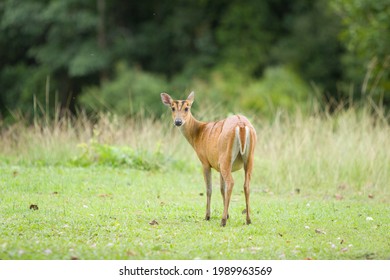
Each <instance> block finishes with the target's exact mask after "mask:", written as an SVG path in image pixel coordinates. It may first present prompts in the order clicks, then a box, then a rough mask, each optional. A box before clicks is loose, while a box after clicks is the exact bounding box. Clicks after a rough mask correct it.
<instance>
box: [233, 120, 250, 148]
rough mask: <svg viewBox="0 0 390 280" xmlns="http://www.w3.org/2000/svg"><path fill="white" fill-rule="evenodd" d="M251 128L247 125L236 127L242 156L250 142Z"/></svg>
mask: <svg viewBox="0 0 390 280" xmlns="http://www.w3.org/2000/svg"><path fill="white" fill-rule="evenodd" d="M249 133H250V128H249V127H247V126H246V125H243V126H237V127H236V137H237V140H238V144H239V146H240V154H241V155H243V154H244V153H245V151H246V149H247V146H248V142H249Z"/></svg>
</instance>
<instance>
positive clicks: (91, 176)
mask: <svg viewBox="0 0 390 280" xmlns="http://www.w3.org/2000/svg"><path fill="white" fill-rule="evenodd" d="M194 114H195V115H196V113H194ZM169 122H170V121H169V120H168V119H167V120H166V121H165V120H164V121H161V122H160V121H156V122H155V121H151V120H147V119H143V120H141V121H134V120H118V119H116V118H112V117H102V118H101V121H100V122H98V123H97V124H90V123H88V122H87V121H86V120H81V121H79V122H74V123H72V125H71V124H70V123H66V122H65V123H55V124H50V125H43V124H41V125H39V126H35V127H34V126H33V127H27V126H25V125H23V124H15V125H13V126H11V127H8V128H3V129H2V131H1V139H0V140H1V144H0V160H1V162H0V190H1V192H0V259H191V260H192V259H276V260H279V259H389V258H390V234H389V232H390V185H389V182H390V149H389V147H390V128H389V125H388V124H387V123H386V121H385V120H383V119H380V118H374V117H371V116H370V114H369V113H368V112H367V111H365V110H362V111H356V110H349V111H345V112H340V113H338V114H335V115H333V116H314V117H303V116H300V115H299V114H297V115H295V116H293V117H288V118H283V116H282V117H280V118H279V117H277V118H275V120H273V121H271V122H270V121H261V120H255V124H256V128H257V133H258V146H257V150H256V160H255V164H256V166H255V169H254V174H253V179H252V184H251V208H252V215H251V217H252V224H251V225H249V226H247V225H245V215H243V214H242V211H243V209H244V208H245V203H244V194H243V188H242V185H243V178H242V177H243V172H242V171H238V172H236V173H235V175H234V178H235V182H236V184H235V187H234V190H233V196H232V203H231V206H230V218H229V220H228V223H227V226H226V227H225V228H221V227H220V218H221V214H222V210H223V208H222V199H221V195H220V192H219V182H218V176H217V175H218V174H217V173H215V172H214V176H213V183H214V193H213V197H212V218H211V220H210V221H205V220H204V214H205V203H206V197H205V186H204V182H203V178H202V174H201V169H200V165H199V163H198V161H197V159H196V156H195V153H194V152H193V151H192V149H191V147H190V146H189V145H188V144H187V143H186V142H185V139H184V138H183V137H182V136H181V135H180V133H179V132H178V131H177V130H174V129H173V127H171V125H170V123H169Z"/></svg>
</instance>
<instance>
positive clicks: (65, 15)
mask: <svg viewBox="0 0 390 280" xmlns="http://www.w3.org/2000/svg"><path fill="white" fill-rule="evenodd" d="M389 30H390V2H389V1H388V0H376V1H371V0H330V1H327V0H317V1H309V0H297V1H285V0H245V1H240V0H229V1H228V0H188V1H184V0H172V1H157V0H144V1H119V0H85V1H78V0H61V1H57V0H3V1H2V2H1V3H0V114H1V116H2V117H3V118H4V117H7V116H8V115H9V114H10V112H12V111H14V110H19V111H20V112H22V113H23V114H28V113H30V114H31V112H32V110H33V107H34V102H35V105H36V104H46V105H47V103H50V104H54V103H55V104H59V105H60V107H61V108H62V109H66V110H70V111H72V112H76V111H77V110H78V108H85V109H86V110H91V111H92V110H112V111H114V112H117V113H121V114H134V113H137V112H138V111H139V110H140V108H144V109H145V110H149V111H150V112H151V113H153V114H156V115H157V116H158V114H160V113H161V112H162V110H163V108H160V107H161V106H160V104H159V98H158V94H159V93H160V92H162V91H168V92H173V93H176V95H178V97H179V96H180V95H183V92H185V91H189V90H190V89H194V90H195V91H201V92H203V93H204V94H205V96H207V99H208V100H219V101H220V102H222V104H224V105H226V106H234V105H232V104H233V100H239V102H240V106H242V107H244V108H246V109H251V110H255V111H260V112H267V110H269V108H270V107H278V106H281V107H287V108H289V107H293V106H295V104H305V103H306V102H307V100H309V99H310V98H312V97H315V98H317V99H319V100H322V101H323V102H326V103H328V104H329V103H334V104H338V103H340V102H347V101H348V100H350V99H351V96H353V98H354V100H359V99H361V100H365V99H367V98H369V99H370V100H373V101H375V102H381V103H382V104H384V105H387V106H388V105H389V104H390V81H389V80H390V79H389V78H390V70H389V63H390V51H389V50H390V32H389ZM186 93H187V92H186ZM156 96H157V97H156ZM43 107H45V106H43Z"/></svg>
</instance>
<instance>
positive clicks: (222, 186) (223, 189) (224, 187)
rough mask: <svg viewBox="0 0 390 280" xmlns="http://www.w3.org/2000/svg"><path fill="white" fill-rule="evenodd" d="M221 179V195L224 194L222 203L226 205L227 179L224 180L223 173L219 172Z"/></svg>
mask: <svg viewBox="0 0 390 280" xmlns="http://www.w3.org/2000/svg"><path fill="white" fill-rule="evenodd" d="M219 179H220V185H221V195H222V202H223V204H222V205H223V206H225V189H226V184H225V181H224V180H223V176H222V174H221V173H220V174H219ZM227 219H229V212H228V214H227Z"/></svg>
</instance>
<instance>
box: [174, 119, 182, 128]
mask: <svg viewBox="0 0 390 280" xmlns="http://www.w3.org/2000/svg"><path fill="white" fill-rule="evenodd" d="M182 124H183V121H182V120H181V119H176V120H175V125H176V126H182Z"/></svg>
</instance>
